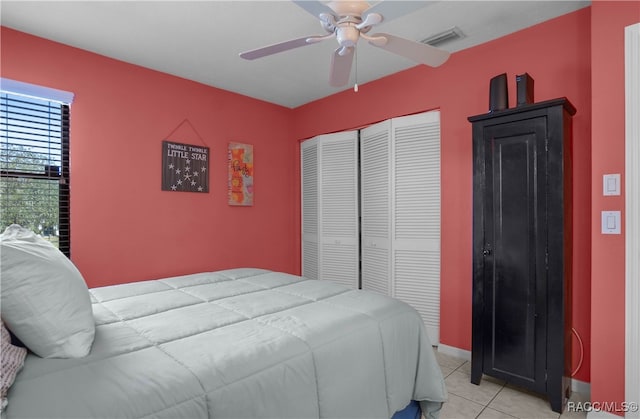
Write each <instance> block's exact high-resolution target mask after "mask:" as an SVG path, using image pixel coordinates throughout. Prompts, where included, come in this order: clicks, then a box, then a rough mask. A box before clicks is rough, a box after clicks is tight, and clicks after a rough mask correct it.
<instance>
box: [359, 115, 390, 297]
mask: <svg viewBox="0 0 640 419" xmlns="http://www.w3.org/2000/svg"><path fill="white" fill-rule="evenodd" d="M360 211H361V212H360V216H361V227H360V229H361V246H362V249H361V251H362V272H361V274H362V289H365V290H370V291H376V292H379V293H381V294H385V295H391V249H390V245H391V120H388V121H384V122H380V123H378V124H375V125H372V126H370V127H367V128H365V129H363V130H361V131H360Z"/></svg>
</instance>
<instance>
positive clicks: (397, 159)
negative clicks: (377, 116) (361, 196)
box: [391, 111, 440, 345]
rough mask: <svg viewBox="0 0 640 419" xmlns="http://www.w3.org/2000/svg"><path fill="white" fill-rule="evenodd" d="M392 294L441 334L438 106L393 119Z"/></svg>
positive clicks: (434, 337)
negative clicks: (423, 111) (436, 108)
mask: <svg viewBox="0 0 640 419" xmlns="http://www.w3.org/2000/svg"><path fill="white" fill-rule="evenodd" d="M391 154H392V156H393V159H392V185H393V186H392V188H393V194H392V200H393V202H392V217H391V218H392V220H393V224H392V237H393V241H392V249H393V252H392V261H391V266H392V278H393V280H392V285H391V286H392V290H393V291H392V293H393V294H392V295H393V296H394V297H396V298H398V299H400V300H403V301H405V302H407V303H409V304H410V305H412V306H413V307H415V308H416V309H417V310H418V311H419V312H420V314H421V315H422V318H423V320H424V322H425V325H426V326H427V331H428V333H429V338H430V339H431V343H432V344H434V345H435V344H437V343H439V334H440V112H439V111H432V112H427V113H424V114H419V115H411V116H407V117H402V118H394V119H393V120H392V153H391Z"/></svg>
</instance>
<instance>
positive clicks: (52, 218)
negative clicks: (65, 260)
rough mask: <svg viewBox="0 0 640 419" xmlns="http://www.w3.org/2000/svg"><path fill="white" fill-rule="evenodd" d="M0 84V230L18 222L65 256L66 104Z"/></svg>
mask: <svg viewBox="0 0 640 419" xmlns="http://www.w3.org/2000/svg"><path fill="white" fill-rule="evenodd" d="M2 83H3V84H2V90H1V91H0V206H1V207H2V211H0V223H1V224H2V225H1V226H0V228H2V230H4V228H5V227H6V226H8V225H10V224H14V223H15V224H20V225H22V226H23V227H26V228H29V229H31V230H33V231H34V232H36V233H38V234H40V235H41V236H42V237H44V238H45V239H47V240H49V241H50V242H51V243H53V244H54V245H55V246H56V247H58V248H59V249H60V250H61V251H62V252H63V253H64V254H65V255H67V256H70V250H71V249H70V225H69V105H68V104H64V103H60V102H58V101H56V100H52V99H51V98H46V99H43V98H37V97H34V96H25V95H21V94H15V93H14V92H10V91H7V90H5V86H6V84H7V83H6V82H5V79H3V80H2ZM45 89H46V88H45Z"/></svg>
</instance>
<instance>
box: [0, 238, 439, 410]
mask: <svg viewBox="0 0 640 419" xmlns="http://www.w3.org/2000/svg"><path fill="white" fill-rule="evenodd" d="M4 245H5V243H4V242H3V249H2V250H3V255H2V257H3V263H4V262H6V260H5V256H6V253H7V252H6V251H5V250H6V248H5V246H4ZM9 253H10V252H9ZM10 256H11V255H8V256H7V257H10ZM3 270H5V267H4V266H3ZM5 273H6V272H3V274H5ZM7 281H8V280H7ZM7 281H5V278H3V286H5V282H7ZM7 284H8V282H7ZM9 285H10V284H9ZM9 285H7V286H9ZM58 288H59V287H58ZM65 292H66V293H67V294H68V291H65ZM87 292H88V300H89V304H90V310H91V315H92V320H93V325H94V326H93V330H94V332H93V336H92V339H91V344H90V348H89V349H88V353H87V354H86V355H83V356H72V357H59V356H55V357H43V356H38V355H36V354H34V353H33V352H31V351H30V352H29V353H28V355H27V356H26V359H25V360H24V366H23V367H22V369H21V370H20V371H19V372H18V373H17V375H16V376H15V381H14V382H13V384H12V385H11V387H10V389H9V391H8V401H9V403H8V406H7V407H6V408H5V410H4V411H3V412H2V417H3V418H7V419H9V418H17V417H22V418H54V417H59V418H61V417H64V418H72V417H77V418H103V417H114V418H152V417H153V418H321V417H322V418H390V417H393V416H394V415H399V413H397V412H400V411H403V409H406V410H404V412H403V413H404V414H406V413H407V412H408V411H409V410H410V409H411V406H416V405H417V403H415V402H413V404H410V402H411V401H412V400H413V401H418V402H419V405H420V407H421V408H422V411H423V414H424V415H425V417H427V418H436V417H437V416H438V414H439V410H440V407H441V405H442V402H444V401H445V399H446V390H445V386H444V382H443V379H442V374H441V372H440V369H439V367H438V364H437V362H436V360H435V355H434V352H433V348H432V347H431V344H430V342H429V339H428V337H427V334H426V332H425V328H424V325H423V323H422V320H421V318H420V316H419V314H418V313H417V312H416V311H415V310H414V309H412V308H411V307H410V306H408V305H407V304H405V303H402V302H400V301H397V300H394V299H392V298H389V297H386V296H382V295H378V294H375V293H369V292H365V291H359V290H351V289H348V288H345V287H343V286H341V285H338V284H335V283H333V282H331V281H318V280H308V279H305V278H304V277H300V276H296V275H290V274H286V273H281V272H272V271H269V270H265V269H257V268H238V269H230V270H224V271H217V272H203V273H197V274H191V275H184V276H177V277H170V278H164V279H158V280H150V281H141V282H135V283H128V284H122V285H114V286H108V287H101V288H93V289H89V290H87ZM7 301H9V300H8V299H7V300H5V294H3V301H2V303H3V306H2V316H3V321H5V322H6V323H7V327H8V328H9V329H11V327H12V325H13V326H15V324H13V323H15V321H14V322H13V323H12V322H11V321H7V320H6V319H5V317H11V316H9V315H8V312H6V311H8V310H10V309H11V307H7V308H6V310H5V306H6V305H10V304H9V303H7ZM16 328H19V327H18V326H16ZM27 340H28V339H27ZM27 347H29V345H27ZM3 363H4V360H3ZM3 368H4V367H3ZM407 406H408V407H407ZM412 414H413V413H412Z"/></svg>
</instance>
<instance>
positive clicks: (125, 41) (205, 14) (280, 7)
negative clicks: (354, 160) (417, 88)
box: [0, 0, 590, 108]
mask: <svg viewBox="0 0 640 419" xmlns="http://www.w3.org/2000/svg"><path fill="white" fill-rule="evenodd" d="M386 1H395V0H386ZM373 3H374V2H371V4H373ZM424 3H425V4H426V6H425V7H424V8H422V9H419V10H418V11H416V12H414V13H412V14H410V15H406V16H402V17H400V18H397V19H394V20H392V21H390V22H388V23H386V22H383V23H382V24H380V25H378V26H377V27H376V29H375V31H376V32H378V31H380V32H387V33H391V34H394V35H398V36H402V37H404V38H408V39H412V40H416V41H418V40H422V39H424V38H427V37H429V36H430V35H433V34H436V33H438V32H441V31H444V30H447V29H450V28H452V27H454V26H457V27H458V28H460V29H461V30H462V32H463V33H464V35H465V37H464V38H462V39H459V40H457V41H453V42H451V43H449V44H445V45H442V46H441V48H443V49H446V50H448V51H450V52H455V51H460V50H462V49H465V48H469V47H471V46H474V45H478V44H481V43H484V42H487V41H489V40H492V39H495V38H498V37H501V36H503V35H506V34H509V33H512V32H515V31H517V30H520V29H522V28H526V27H528V26H532V25H534V24H536V23H539V22H543V21H545V20H549V19H551V18H553V17H556V16H560V15H563V14H566V13H569V12H572V11H574V10H577V9H580V8H582V7H585V6H588V5H589V4H590V1H578V0H568V1H562V0H553V1H522V0H511V1H479V0H476V1H454V0H445V1H432V2H428V1H427V2H424ZM0 20H1V23H2V25H3V26H7V27H10V28H14V29H17V30H19V31H23V32H27V33H31V34H34V35H37V36H40V37H43V38H47V39H51V40H54V41H57V42H61V43H63V44H67V45H71V46H74V47H78V48H82V49H85V50H89V51H93V52H96V53H98V54H102V55H105V56H108V57H112V58H115V59H118V60H122V61H126V62H129V63H133V64H137V65H140V66H143V67H147V68H151V69H155V70H159V71H162V72H165V73H169V74H173V75H176V76H179V77H183V78H185V79H190V80H194V81H197V82H200V83H203V84H206V85H210V86H215V87H218V88H221V89H225V90H230V91H233V92H237V93H240V94H243V95H247V96H250V97H254V98H257V99H261V100H264V101H267V102H272V103H276V104H279V105H282V106H286V107H290V108H294V107H297V106H300V105H303V104H305V103H308V102H311V101H313V100H316V99H319V98H322V97H325V96H329V95H331V94H333V93H336V92H338V91H340V90H344V89H345V87H343V88H333V87H331V86H329V84H328V74H329V62H330V61H329V60H330V55H331V54H332V52H333V50H334V49H335V48H336V47H337V43H336V41H335V40H333V39H329V40H326V41H324V42H322V43H320V44H315V45H309V46H305V47H303V48H297V49H294V50H290V51H286V52H283V53H280V54H276V55H273V56H269V57H265V58H261V59H258V60H255V61H246V60H243V59H241V58H240V57H239V56H238V54H239V53H240V52H242V51H246V50H251V49H255V48H259V47H262V46H265V45H269V44H273V43H277V42H281V41H285V40H288V39H291V38H299V37H303V36H306V35H322V34H324V31H323V30H322V28H321V26H320V24H319V21H318V20H317V19H315V18H314V16H312V15H311V14H309V13H308V12H306V11H305V10H303V9H302V8H300V7H298V6H297V5H296V4H294V3H292V2H289V1H285V0H280V1H237V0H235V1H10V0H2V1H1V2H0ZM415 65H416V64H415V63H413V62H412V61H409V60H407V59H405V58H402V57H399V56H397V55H394V54H391V53H389V52H386V51H384V50H381V49H378V48H375V47H373V46H370V45H369V44H368V43H367V42H363V41H360V42H359V43H358V53H357V80H358V83H359V84H364V83H366V82H368V81H372V80H375V79H378V78H381V77H384V76H386V75H389V74H393V73H396V72H398V71H401V70H404V69H407V68H409V67H413V66H415ZM446 66H447V64H446V63H445V64H443V65H442V66H441V67H439V68H440V69H442V71H446ZM355 69H356V65H354V67H353V70H355ZM353 70H352V75H351V80H352V81H354V80H355V77H354V74H353V73H354V71H353Z"/></svg>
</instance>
